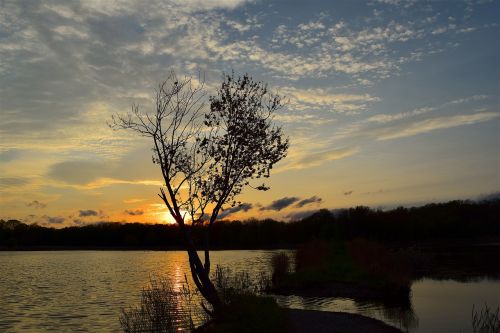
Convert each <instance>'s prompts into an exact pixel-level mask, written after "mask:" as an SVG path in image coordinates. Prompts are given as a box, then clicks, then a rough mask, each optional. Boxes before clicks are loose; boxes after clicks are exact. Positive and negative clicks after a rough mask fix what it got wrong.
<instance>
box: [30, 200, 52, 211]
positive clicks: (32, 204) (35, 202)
mask: <svg viewBox="0 0 500 333" xmlns="http://www.w3.org/2000/svg"><path fill="white" fill-rule="evenodd" d="M26 206H28V207H33V208H36V209H41V208H45V207H47V204H45V203H43V202H40V201H38V200H33V201H31V202H28V203H27V204H26Z"/></svg>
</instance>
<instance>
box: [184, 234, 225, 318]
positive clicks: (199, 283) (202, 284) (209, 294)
mask: <svg viewBox="0 0 500 333" xmlns="http://www.w3.org/2000/svg"><path fill="white" fill-rule="evenodd" d="M181 229H182V233H183V234H184V239H185V241H186V250H187V253H188V256H189V266H190V269H191V276H192V278H193V281H194V283H195V284H196V287H197V288H198V290H199V291H200V293H201V295H202V296H203V298H205V299H206V300H207V302H208V303H210V305H211V306H212V308H213V310H214V312H217V311H218V310H219V309H220V308H221V306H222V302H221V300H220V298H219V294H218V292H217V289H215V286H214V284H213V283H212V281H211V280H210V276H209V272H207V271H206V270H205V267H204V266H203V264H202V262H201V259H200V257H199V256H198V252H197V251H196V247H195V246H194V242H193V240H192V238H191V236H190V235H189V232H188V230H186V228H185V227H184V226H182V227H181Z"/></svg>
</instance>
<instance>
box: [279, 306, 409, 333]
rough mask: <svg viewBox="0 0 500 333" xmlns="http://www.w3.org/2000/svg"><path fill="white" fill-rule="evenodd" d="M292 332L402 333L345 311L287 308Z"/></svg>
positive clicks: (394, 328) (375, 320)
mask: <svg viewBox="0 0 500 333" xmlns="http://www.w3.org/2000/svg"><path fill="white" fill-rule="evenodd" d="M287 313H288V318H289V320H290V325H291V329H292V330H291V332H294V333H306V332H317V333H355V332H370V333H402V332H403V331H401V330H400V329H398V328H396V327H394V326H391V325H389V324H386V323H384V322H383V321H381V320H378V319H374V318H370V317H366V316H362V315H359V314H353V313H347V312H327V311H316V310H299V309H287Z"/></svg>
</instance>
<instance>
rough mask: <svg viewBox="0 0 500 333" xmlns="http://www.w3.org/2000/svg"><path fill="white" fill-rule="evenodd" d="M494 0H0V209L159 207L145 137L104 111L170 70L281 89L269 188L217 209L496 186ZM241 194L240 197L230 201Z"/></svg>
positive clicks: (311, 204) (297, 206)
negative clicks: (121, 128) (279, 134)
mask: <svg viewBox="0 0 500 333" xmlns="http://www.w3.org/2000/svg"><path fill="white" fill-rule="evenodd" d="M499 13H500V2H499V1H488V0H463V1H461V0H450V1H423V0H422V1H420V0H418V1H417V0H371V1H369V0H367V1H353V0H345V1H316V2H315V1H303V2H299V1H260V0H255V1H244V0H215V1H203V0H187V1H182V0H176V1H170V2H169V1H165V0H161V1H160V0H158V1H138V0H124V1H121V0H115V1H105V0H103V1H99V0H85V1H81V2H80V1H69V0H68V1H22V0H20V1H19V0H17V1H8V0H6V1H1V2H0V161H1V164H0V218H2V219H10V218H15V219H20V220H22V221H24V222H27V223H32V222H37V223H39V224H43V225H50V226H55V227H62V226H68V225H83V224H87V223H92V222H96V221H149V222H166V221H168V217H167V215H166V209H165V208H164V207H163V205H162V204H161V202H160V199H159V198H158V196H157V195H156V193H158V190H159V187H160V186H161V179H160V172H159V170H158V167H157V166H156V165H153V164H152V163H151V150H150V148H151V143H150V142H149V141H147V140H145V139H141V138H138V137H137V136H134V135H133V134H132V133H127V132H114V131H112V130H111V129H109V127H108V126H107V125H106V121H107V120H109V119H110V116H111V114H113V113H116V112H126V111H128V110H130V106H131V105H132V104H133V103H136V104H139V105H140V107H141V108H142V110H144V111H148V110H152V107H153V100H152V97H153V89H154V87H155V86H156V85H157V84H158V82H159V81H160V80H162V79H164V78H166V76H167V75H168V73H169V71H170V70H175V71H176V72H177V74H179V75H195V76H197V74H198V73H199V72H202V73H204V75H205V77H206V83H207V87H208V90H209V93H211V92H213V89H214V87H216V86H217V84H218V83H219V82H220V81H221V76H222V72H224V71H226V72H230V71H231V70H234V71H235V73H238V74H242V73H245V72H248V73H250V74H251V75H252V76H253V77H254V78H255V79H256V80H262V81H264V82H267V83H268V84H269V86H270V87H271V88H272V89H274V90H276V91H278V92H279V93H280V94H282V95H284V96H286V97H287V99H288V103H287V106H286V108H285V109H283V110H282V111H281V112H280V113H279V114H278V116H277V118H276V119H277V121H278V122H279V123H280V124H281V125H282V126H283V128H284V131H285V133H286V134H287V135H288V136H289V137H290V140H291V148H290V152H289V155H288V157H287V158H286V159H284V160H283V161H282V162H280V163H279V164H278V165H277V166H276V168H275V170H274V174H272V176H271V180H270V182H269V184H270V185H271V190H269V191H267V192H258V191H255V190H252V189H248V190H245V191H244V193H243V194H242V195H241V197H240V200H241V201H242V202H244V203H245V205H243V206H241V207H240V208H239V209H235V210H233V214H232V215H230V214H229V213H231V211H226V212H225V213H224V215H226V216H227V217H230V218H248V217H257V218H263V217H274V218H280V219H294V218H297V217H300V216H301V215H303V214H307V213H308V212H310V211H314V210H317V209H319V208H329V209H333V208H341V207H349V206H354V205H367V206H371V207H375V208H377V207H394V206H397V205H418V204H422V203H427V202H435V201H446V200H450V199H466V198H472V199H475V198H478V197H480V196H482V195H487V194H490V193H493V192H497V191H499V190H500V171H499V170H500V134H499V133H500V99H499V93H500V91H499V90H500V84H499V78H500V42H499V37H498V36H500V15H499ZM237 210H239V211H238V212H236V211H237Z"/></svg>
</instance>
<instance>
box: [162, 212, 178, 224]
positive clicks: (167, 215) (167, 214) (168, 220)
mask: <svg viewBox="0 0 500 333" xmlns="http://www.w3.org/2000/svg"><path fill="white" fill-rule="evenodd" d="M160 217H161V221H162V222H163V223H166V224H175V223H176V222H175V220H174V218H173V217H172V215H170V212H169V211H166V212H164V213H161V215H160Z"/></svg>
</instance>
